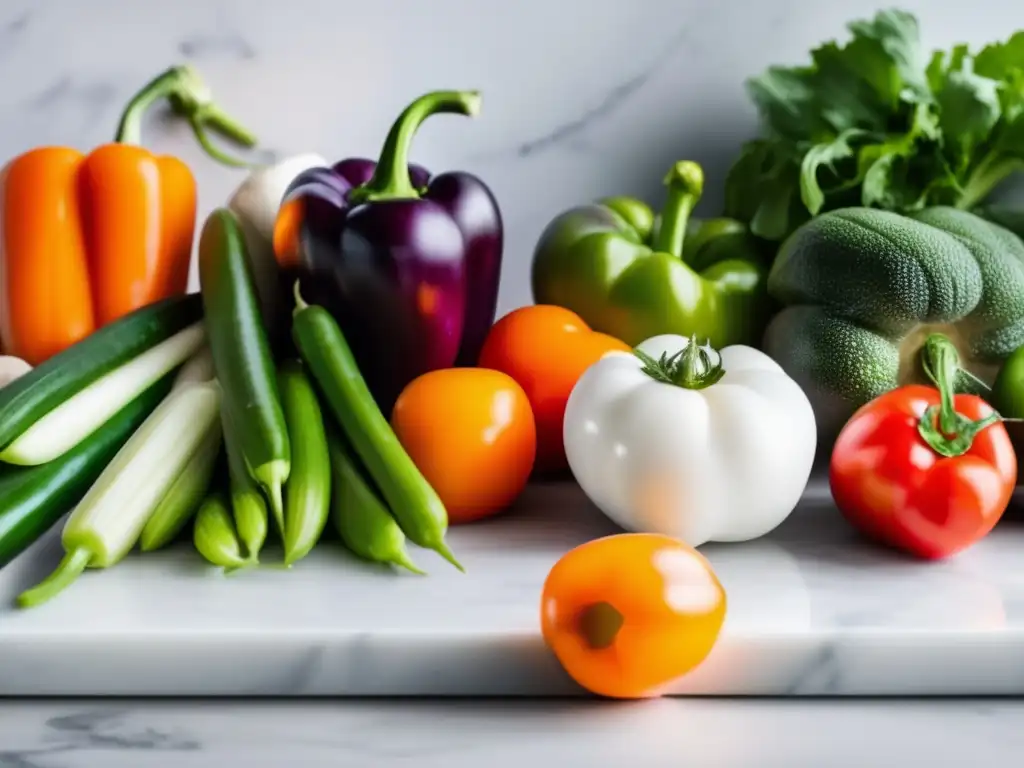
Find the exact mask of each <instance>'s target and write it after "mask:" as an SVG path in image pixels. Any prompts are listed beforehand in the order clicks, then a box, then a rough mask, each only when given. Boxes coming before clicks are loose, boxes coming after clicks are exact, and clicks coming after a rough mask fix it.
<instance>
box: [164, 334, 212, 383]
mask: <svg viewBox="0 0 1024 768" xmlns="http://www.w3.org/2000/svg"><path fill="white" fill-rule="evenodd" d="M215 378H217V371H216V370H215V369H214V367H213V352H212V351H211V350H210V347H209V345H207V344H204V345H203V346H202V348H201V349H200V350H199V351H198V352H196V353H195V354H194V355H192V357H190V358H189V360H188V362H186V363H185V364H184V365H183V366H181V369H180V370H179V371H178V373H177V375H176V376H175V377H174V384H173V387H174V389H178V388H179V387H183V386H186V385H187V384H193V383H199V382H202V381H213V380H214V379H215Z"/></svg>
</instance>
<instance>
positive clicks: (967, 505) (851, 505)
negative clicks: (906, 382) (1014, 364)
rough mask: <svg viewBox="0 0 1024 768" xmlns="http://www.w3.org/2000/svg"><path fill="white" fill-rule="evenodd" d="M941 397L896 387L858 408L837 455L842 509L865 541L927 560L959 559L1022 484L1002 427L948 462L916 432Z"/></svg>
mask: <svg viewBox="0 0 1024 768" xmlns="http://www.w3.org/2000/svg"><path fill="white" fill-rule="evenodd" d="M939 403H940V397H939V391H938V390H937V389H933V388H931V387H925V386H908V387H901V388H899V389H895V390H893V391H891V392H888V393H886V394H884V395H882V396H881V397H879V398H877V399H875V400H873V401H872V402H870V403H868V404H867V405H865V406H863V407H862V408H860V410H858V411H857V412H856V413H855V414H854V415H853V417H852V418H851V419H850V421H849V422H847V424H846V426H845V427H843V430H842V432H841V433H840V434H839V438H838V439H837V440H836V443H835V446H834V447H833V450H832V460H831V466H830V468H829V483H830V485H831V488H832V496H833V498H834V499H835V503H836V506H837V507H839V510H840V511H841V512H842V513H843V515H844V516H845V517H846V518H847V520H849V521H850V522H851V523H852V524H853V525H854V526H856V527H857V528H859V529H860V530H861V531H862V532H863V533H864V534H865V535H867V536H869V537H871V538H873V539H875V540H877V541H880V542H882V543H885V544H888V545H890V546H893V547H896V548H898V549H902V550H904V551H906V552H909V553H910V554H913V555H916V556H918V557H921V558H925V559H936V558H942V557H947V556H949V555H952V554H955V553H956V552H959V551H960V550H963V549H965V548H967V547H969V546H970V545H971V544H973V543H974V542H976V541H978V540H979V539H981V538H982V537H983V536H985V534H987V533H988V532H989V531H991V530H992V527H993V526H994V525H995V524H996V523H997V522H998V521H999V518H1000V517H1001V516H1002V514H1003V512H1004V511H1005V509H1006V506H1007V504H1008V503H1009V501H1010V496H1011V494H1012V493H1013V488H1014V485H1015V483H1016V482H1017V458H1016V456H1015V455H1014V452H1013V447H1012V445H1011V443H1010V438H1009V435H1008V434H1007V432H1006V428H1005V427H1004V426H1003V425H1002V424H1001V423H998V422H996V423H994V424H990V425H989V426H987V427H985V428H983V429H982V430H981V431H980V432H979V433H978V434H977V435H976V436H975V437H974V440H973V442H971V444H970V447H968V448H967V450H966V451H964V452H963V453H962V454H960V455H955V456H944V455H942V454H940V453H939V452H937V451H936V450H935V449H934V448H932V447H931V446H930V445H929V444H928V443H927V442H926V441H925V440H924V438H923V437H922V436H921V434H920V433H919V432H918V426H919V424H920V423H921V418H922V416H923V415H924V412H925V410H926V409H927V408H929V407H931V406H938V405H939ZM954 410H955V411H956V412H957V413H959V414H961V415H962V416H965V417H967V418H968V419H971V420H972V421H978V420H981V419H984V418H986V417H988V416H990V415H991V414H992V413H993V410H992V408H991V406H989V405H988V404H987V403H986V402H985V401H984V400H982V399H981V398H980V397H976V396H974V395H957V396H956V397H955V399H954Z"/></svg>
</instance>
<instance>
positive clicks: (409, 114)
mask: <svg viewBox="0 0 1024 768" xmlns="http://www.w3.org/2000/svg"><path fill="white" fill-rule="evenodd" d="M479 112H480V94H479V92H477V91H434V92H432V93H428V94H426V95H424V96H421V97H420V98H418V99H416V101H414V102H413V103H412V104H410V105H409V106H408V107H406V108H405V111H404V112H402V114H401V115H399V116H398V119H397V120H396V121H395V123H394V125H392V126H391V130H390V131H389V132H388V136H387V138H386V139H385V140H384V148H383V149H382V150H381V153H380V159H379V160H378V161H377V167H376V168H375V169H374V172H373V177H372V178H371V179H370V180H369V181H367V182H366V183H365V184H363V185H362V186H359V187H356V188H355V189H354V190H352V191H351V192H350V193H349V196H348V199H349V202H351V203H352V204H353V205H356V204H359V203H364V202H368V201H370V200H398V199H409V198H412V199H415V198H418V197H419V191H418V190H417V189H416V188H415V187H414V186H413V185H412V181H411V180H410V179H409V149H410V148H411V146H412V140H413V137H414V136H415V135H416V131H417V129H419V127H420V124H421V123H422V122H423V121H424V120H426V119H427V118H428V117H430V116H431V115H437V114H442V113H448V114H456V115H466V116H467V117H476V115H477V114H479Z"/></svg>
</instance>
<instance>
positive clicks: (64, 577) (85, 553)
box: [18, 547, 93, 608]
mask: <svg viewBox="0 0 1024 768" xmlns="http://www.w3.org/2000/svg"><path fill="white" fill-rule="evenodd" d="M92 558H93V553H92V552H90V551H89V550H88V549H84V548H83V547H76V548H75V549H72V550H71V551H70V552H68V553H66V554H65V555H64V557H63V558H62V559H61V561H60V563H59V564H58V565H57V568H56V569H55V570H54V572H53V573H51V574H50V575H49V576H47V577H46V578H45V579H43V580H42V581H41V582H39V584H37V585H36V586H34V587H32V588H31V589H27V590H25V591H24V592H22V593H21V594H20V595H18V605H19V606H21V607H22V608H34V607H36V606H37V605H42V604H43V603H45V602H47V601H48V600H52V599H53V598H54V597H56V596H57V595H58V594H60V593H61V592H63V591H64V590H65V589H67V588H68V587H69V586H70V585H71V583H72V582H73V581H74V580H75V579H77V578H78V577H79V576H81V575H82V574H83V573H85V569H86V568H88V567H89V562H90V561H91V560H92Z"/></svg>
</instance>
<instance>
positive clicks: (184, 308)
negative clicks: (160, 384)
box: [0, 294, 203, 449]
mask: <svg viewBox="0 0 1024 768" xmlns="http://www.w3.org/2000/svg"><path fill="white" fill-rule="evenodd" d="M202 316H203V306H202V300H201V299H200V297H199V294H190V295H188V296H182V297H178V298H172V299H165V300H163V301H159V302H157V303H155V304H151V305H149V306H147V307H143V308H142V309H137V310H135V311H134V312H131V313H130V314H127V315H125V316H124V317H122V318H121V319H120V320H116V321H115V322H113V323H110V324H109V325H106V326H104V327H103V328H100V329H99V330H97V331H96V332H95V333H93V334H91V335H90V336H88V337H86V338H85V339H83V340H82V341H80V342H78V343H77V344H74V345H73V346H71V347H69V348H68V349H66V350H64V351H63V352H61V353H60V354H58V355H54V356H53V357H51V358H50V359H49V360H47V361H46V362H44V363H42V364H41V365H39V366H37V367H35V368H33V369H32V370H31V371H29V372H28V373H26V374H25V375H24V376H21V377H19V378H17V379H15V380H14V381H12V382H11V383H10V384H8V385H7V386H5V387H3V388H2V389H0V449H3V448H7V446H9V445H10V444H11V443H12V442H14V440H15V439H16V438H17V437H19V436H20V435H22V434H23V433H24V432H25V431H26V430H27V429H29V427H31V426H32V425H33V424H35V423H36V422H37V421H39V420H40V419H41V418H43V417H44V416H45V415H46V414H48V413H49V412H51V411H52V410H54V409H55V408H57V407H58V406H59V405H61V403H64V402H66V401H67V400H69V399H70V398H71V397H73V396H74V395H76V394H78V393H79V392H81V391H82V390H84V389H85V388H86V387H88V386H89V385H90V384H92V383H93V382H95V381H96V380H97V379H99V378H100V377H101V376H104V375H106V374H108V373H110V372H111V371H113V370H114V369H116V368H119V367H121V366H122V365H124V364H125V363H127V362H129V361H130V360H132V359H133V358H135V357H138V356H139V355H140V354H142V353H143V352H145V351H146V350H147V349H150V348H151V347H153V346H155V345H157V344H159V343H160V342H162V341H164V340H166V339H168V338H170V337H171V336H173V335H175V334H176V333H178V332H180V331H182V330H184V329H185V328H187V327H188V326H190V325H192V324H194V323H196V322H198V321H199V320H200V319H201V318H202Z"/></svg>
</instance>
